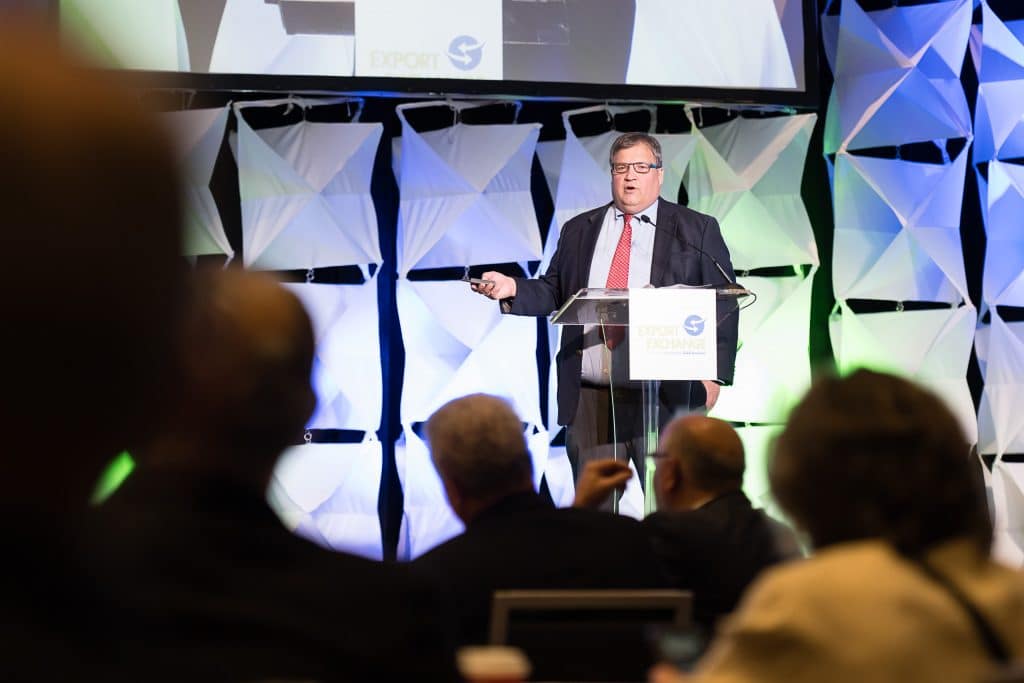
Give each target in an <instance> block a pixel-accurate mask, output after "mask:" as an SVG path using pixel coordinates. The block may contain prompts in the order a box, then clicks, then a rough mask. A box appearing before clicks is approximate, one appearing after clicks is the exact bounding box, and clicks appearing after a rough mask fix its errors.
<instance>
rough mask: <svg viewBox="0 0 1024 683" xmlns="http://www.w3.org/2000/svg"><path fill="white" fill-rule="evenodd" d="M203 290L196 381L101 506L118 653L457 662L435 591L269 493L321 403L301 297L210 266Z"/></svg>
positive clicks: (141, 668)
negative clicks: (287, 517)
mask: <svg viewBox="0 0 1024 683" xmlns="http://www.w3.org/2000/svg"><path fill="white" fill-rule="evenodd" d="M193 294H194V296H193V298H192V301H191V307H190V309H189V312H188V315H187V317H186V319H185V334H184V335H183V340H182V351H183V353H182V363H181V365H182V368H183V375H184V379H185V383H186V389H187V390H186V393H185V394H184V395H183V396H182V397H181V400H180V401H179V402H178V410H177V412H176V413H175V414H174V416H173V422H172V423H171V424H169V425H167V431H166V434H165V436H164V438H163V439H161V440H160V441H159V442H158V443H155V444H153V445H152V446H151V447H150V448H148V449H146V450H144V451H142V452H141V453H140V454H139V461H140V464H139V466H138V468H137V469H136V471H135V472H134V473H133V474H132V475H131V476H130V477H129V478H128V480H127V481H126V483H125V484H124V485H123V487H122V488H121V489H119V490H118V491H116V492H115V493H114V495H113V496H112V498H111V499H110V500H109V501H108V502H107V503H106V504H105V505H104V506H103V507H102V508H101V509H100V516H101V519H102V521H104V522H106V525H105V529H106V530H107V532H108V535H109V545H110V548H109V553H108V558H109V561H110V562H111V564H113V565H114V566H115V567H116V569H117V570H119V571H120V572H121V576H120V578H121V581H120V583H119V585H118V589H117V590H116V592H114V598H116V600H117V601H118V602H119V603H120V604H121V605H122V606H123V620H122V622H121V624H122V625H123V627H124V628H123V631H122V632H121V633H119V634H118V635H119V637H120V641H121V643H122V647H123V649H124V652H125V654H124V655H123V657H124V658H125V659H126V661H128V662H130V663H131V664H133V665H138V668H137V669H136V671H138V672H140V680H153V679H159V680H244V681H250V680H271V679H288V680H307V679H308V680H317V681H335V680H344V681H356V680H366V681H370V680H389V681H390V680H395V681H398V680H401V681H406V680H412V679H430V680H434V679H439V680H449V679H452V678H454V657H453V653H452V650H451V648H450V645H451V643H450V641H449V640H447V635H448V629H447V628H446V626H445V624H444V623H443V622H442V618H441V604H440V599H439V597H438V594H437V592H435V591H432V590H430V589H429V587H428V586H427V585H426V584H425V583H423V582H421V581H420V580H419V579H416V578H415V577H413V576H412V575H411V572H410V570H409V568H408V567H406V566H397V565H384V564H380V563H377V562H372V561H370V560H365V559H363V558H358V557H354V556H350V555H345V554H342V553H334V552H331V551H328V550H326V549H323V548H320V547H318V546H316V545H314V544H312V543H310V542H308V541H306V540H304V539H301V538H299V537H297V536H294V535H293V534H291V533H289V532H288V531H287V530H286V529H285V528H284V526H283V525H282V524H281V522H280V520H279V519H278V518H277V517H276V515H275V514H274V512H273V511H272V510H271V508H270V507H269V506H268V504H267V503H266V500H265V492H266V489H267V486H268V485H269V483H270V478H271V475H272V471H273V467H274V464H275V462H276V460H277V458H278V456H279V454H280V453H281V451H282V450H283V449H284V448H285V447H286V446H287V445H288V444H290V443H296V442H298V441H300V440H301V434H302V429H303V425H304V424H305V422H306V421H307V420H308V419H309V416H310V414H311V413H312V410H313V407H314V404H315V397H314V394H313V391H312V389H311V387H310V372H311V369H312V362H313V354H314V339H313V330H312V326H311V324H310V321H309V318H308V317H307V315H306V312H305V310H304V309H303V307H302V305H301V303H300V302H299V300H298V299H297V298H296V297H295V296H294V295H293V294H291V293H290V292H288V291H287V290H286V289H284V288H283V287H281V286H280V285H279V284H277V283H276V282H275V281H274V280H272V279H271V278H269V277H268V276H263V275H257V274H252V273H247V272H244V271H240V270H234V269H233V270H229V271H226V272H221V271H213V272H202V273H200V274H199V275H198V276H197V277H196V280H195V291H194V293H193Z"/></svg>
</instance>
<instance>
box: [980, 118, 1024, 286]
mask: <svg viewBox="0 0 1024 683" xmlns="http://www.w3.org/2000/svg"><path fill="white" fill-rule="evenodd" d="M1022 111H1024V105H1020V104H1018V108H1017V115H1018V117H1021V113H1022ZM1021 118H1024V117H1021ZM987 204H988V220H987V223H986V225H985V233H986V239H987V241H986V245H985V272H984V277H983V282H982V285H983V297H984V300H985V302H986V303H987V304H989V305H990V306H996V305H1001V306H1024V230H1021V216H1022V215H1024V167H1022V166H1019V165H1017V164H1007V163H1003V162H1001V161H992V162H990V163H989V165H988V201H987Z"/></svg>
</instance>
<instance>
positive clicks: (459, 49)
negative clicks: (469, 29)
mask: <svg viewBox="0 0 1024 683" xmlns="http://www.w3.org/2000/svg"><path fill="white" fill-rule="evenodd" d="M483 55H484V44H483V43H481V42H479V41H477V39H476V38H474V37H472V36H455V37H454V38H452V42H451V43H449V45H448V60H449V61H451V63H452V66H454V67H455V68H456V69H461V70H462V71H472V70H473V69H475V68H476V67H477V66H479V65H480V60H481V59H483Z"/></svg>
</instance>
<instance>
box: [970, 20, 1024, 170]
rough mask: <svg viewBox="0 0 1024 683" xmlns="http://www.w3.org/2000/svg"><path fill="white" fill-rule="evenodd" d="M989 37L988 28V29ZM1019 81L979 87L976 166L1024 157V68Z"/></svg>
mask: <svg viewBox="0 0 1024 683" xmlns="http://www.w3.org/2000/svg"><path fill="white" fill-rule="evenodd" d="M985 33H986V35H987V34H988V27H986V29H985ZM1021 72H1022V73H1021V74H1020V76H1019V77H1018V78H1017V79H1016V80H1012V81H994V82H989V83H984V82H983V83H980V84H978V105H977V113H976V114H975V117H974V118H975V123H974V136H975V137H974V159H975V163H977V162H979V161H984V160H986V159H1016V158H1019V157H1022V156H1024V120H1022V119H1021V116H1020V104H1019V103H1020V102H1021V101H1022V100H1024V67H1021Z"/></svg>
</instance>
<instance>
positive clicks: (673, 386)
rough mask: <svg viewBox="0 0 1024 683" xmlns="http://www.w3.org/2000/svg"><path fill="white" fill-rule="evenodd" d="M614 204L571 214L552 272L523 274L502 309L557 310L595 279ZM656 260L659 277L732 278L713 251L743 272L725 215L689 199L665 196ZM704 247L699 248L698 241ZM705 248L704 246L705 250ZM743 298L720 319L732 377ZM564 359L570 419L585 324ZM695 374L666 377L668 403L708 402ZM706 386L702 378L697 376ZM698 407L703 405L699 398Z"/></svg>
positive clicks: (564, 405) (561, 372)
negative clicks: (726, 236) (684, 378)
mask: <svg viewBox="0 0 1024 683" xmlns="http://www.w3.org/2000/svg"><path fill="white" fill-rule="evenodd" d="M609 206H610V204H606V205H605V206H602V207H599V208H596V209H591V210H590V211H586V212H584V213H581V214H580V215H578V216H576V217H574V218H571V219H569V220H568V221H566V223H565V225H564V226H562V232H561V235H560V236H559V238H558V248H557V249H556V251H555V255H554V256H553V257H552V259H551V265H550V266H549V267H548V270H547V272H546V273H545V274H544V275H543V276H541V277H539V278H537V279H527V278H517V279H516V296H515V297H513V298H511V299H506V300H504V301H502V311H503V312H505V313H512V314H516V315H549V314H550V313H552V312H553V311H556V310H558V309H559V308H561V306H562V305H563V304H564V303H565V302H566V301H568V300H569V298H570V297H572V296H573V295H574V294H576V292H578V291H579V290H581V289H583V288H584V287H587V282H588V280H589V278H590V262H591V259H592V258H593V256H594V248H595V246H596V244H597V236H598V234H599V233H600V232H601V224H602V222H603V221H604V216H605V212H606V211H607V210H608V207H609ZM656 222H657V228H656V230H655V236H654V257H653V259H652V262H651V284H652V285H654V286H655V287H665V286H668V285H674V284H687V285H704V284H710V285H721V284H726V279H725V278H724V277H722V274H721V273H720V272H718V268H716V267H715V264H714V262H713V261H712V260H711V258H710V257H714V259H715V260H717V261H718V262H719V263H720V264H721V265H722V268H723V269H724V270H725V271H726V273H728V274H729V277H730V278H732V279H735V276H734V275H733V270H732V262H731V261H730V259H729V250H728V248H727V247H726V246H725V241H724V240H723V239H722V232H721V230H720V229H719V227H718V221H716V220H715V219H714V218H713V217H711V216H708V215H705V214H702V213H698V212H696V211H693V210H692V209H688V208H686V207H685V206H680V205H678V204H673V203H672V202H667V201H665V200H664V199H659V200H658V219H657V221H656ZM694 247H696V249H695V248H694ZM697 249H700V250H701V251H703V252H704V254H701V253H700V252H699V251H697ZM735 305H736V304H735V302H720V305H719V314H718V317H719V319H722V318H723V317H724V318H725V319H724V320H723V321H722V323H721V324H720V325H719V327H718V380H719V381H720V382H722V383H724V384H731V383H732V378H733V370H734V366H735V362H736V342H737V338H738V330H739V327H738V325H739V315H738V313H736V312H732V313H730V314H729V315H727V316H726V315H725V314H726V313H728V312H729V311H732V310H734V309H735ZM555 362H556V363H557V365H558V423H559V424H563V425H565V424H569V423H570V422H572V419H573V417H575V415H576V405H577V403H578V402H579V387H580V372H581V370H582V366H583V328H582V326H579V325H568V326H566V327H565V328H564V329H563V330H562V345H561V347H560V348H559V350H558V355H557V356H556V357H555ZM690 384H691V383H690V382H662V384H661V400H662V403H663V404H664V405H665V406H667V407H669V408H670V411H671V410H672V409H676V408H680V407H687V406H688V404H693V403H696V404H697V405H703V400H702V398H700V397H703V394H704V392H703V387H701V390H700V391H699V392H695V394H699V395H700V397H697V396H695V399H697V400H690V398H689V393H690ZM694 384H696V385H698V386H699V383H694ZM692 407H696V406H692Z"/></svg>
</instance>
